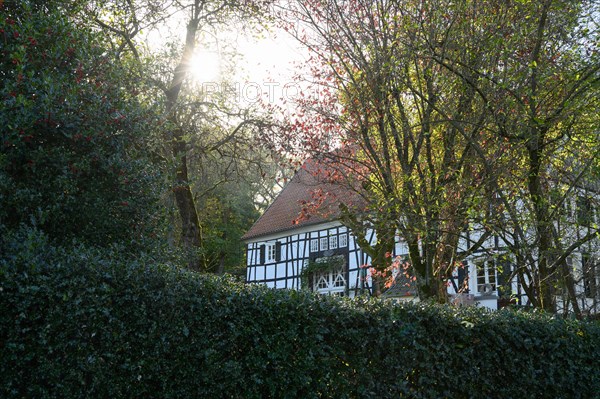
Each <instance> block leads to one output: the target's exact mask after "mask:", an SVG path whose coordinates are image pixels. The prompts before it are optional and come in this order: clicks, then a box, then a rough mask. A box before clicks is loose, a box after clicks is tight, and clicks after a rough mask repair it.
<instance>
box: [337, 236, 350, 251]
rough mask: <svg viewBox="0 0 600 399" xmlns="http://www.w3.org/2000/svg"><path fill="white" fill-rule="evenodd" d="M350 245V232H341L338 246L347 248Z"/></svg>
mask: <svg viewBox="0 0 600 399" xmlns="http://www.w3.org/2000/svg"><path fill="white" fill-rule="evenodd" d="M347 246H348V233H344V234H340V237H339V239H338V248H346V247H347Z"/></svg>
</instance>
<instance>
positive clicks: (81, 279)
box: [0, 236, 600, 398]
mask: <svg viewBox="0 0 600 399" xmlns="http://www.w3.org/2000/svg"><path fill="white" fill-rule="evenodd" d="M0 241H1V240H0ZM22 241H23V242H24V243H18V244H15V243H12V244H11V245H6V243H5V244H4V246H2V245H1V243H0V249H2V250H3V251H4V252H3V253H2V254H0V344H1V347H0V359H1V361H0V397H2V398H134V397H135V398H269V397H271V398H285V397H290V398H311V397H327V398H329V397H332V398H362V397H373V398H398V397H411V398H442V397H449V398H490V397H497V398H593V397H599V392H600V371H599V359H600V327H599V325H598V324H597V323H582V322H576V321H571V320H561V319H554V318H551V317H547V316H544V315H540V314H536V313H522V312H510V311H501V312H496V313H487V312H484V311H482V310H477V309H468V310H458V309H455V308H450V307H440V306H435V305H425V304H420V305H391V304H390V303H385V302H380V301H366V300H356V301H349V300H339V299H335V298H329V297H318V296H313V295H311V294H309V293H306V292H297V291H286V290H279V291H274V290H269V289H266V288H263V287H259V286H248V285H243V284H239V283H235V282H233V281H231V280H229V279H226V278H215V277H208V276H200V275H197V274H193V273H190V272H185V271H182V270H179V269H177V268H174V267H170V266H166V265H154V264H153V262H152V261H151V260H149V259H144V258H143V257H142V258H140V259H138V260H137V261H131V260H125V259H121V258H120V257H119V256H118V253H116V252H113V253H110V252H106V251H104V252H95V251H93V250H89V249H85V248H80V249H79V250H76V251H70V252H67V251H62V250H59V249H56V248H51V247H49V246H48V245H47V243H46V242H45V241H44V240H43V238H40V237H37V238H36V237H35V236H34V237H33V238H32V237H29V238H28V239H24V240H22Z"/></svg>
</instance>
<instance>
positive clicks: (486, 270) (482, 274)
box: [473, 259, 498, 295]
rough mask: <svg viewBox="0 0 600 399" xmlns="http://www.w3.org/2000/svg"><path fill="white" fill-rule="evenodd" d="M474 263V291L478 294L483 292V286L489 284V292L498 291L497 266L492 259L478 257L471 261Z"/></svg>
mask: <svg viewBox="0 0 600 399" xmlns="http://www.w3.org/2000/svg"><path fill="white" fill-rule="evenodd" d="M473 263H474V265H475V284H476V288H477V290H476V292H477V294H479V295H484V294H485V291H486V290H485V288H486V286H487V285H488V284H489V285H490V286H491V287H492V290H491V292H492V293H497V292H498V267H497V265H496V262H495V261H494V260H493V259H478V260H476V261H474V262H473Z"/></svg>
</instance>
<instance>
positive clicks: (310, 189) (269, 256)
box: [243, 167, 600, 312]
mask: <svg viewBox="0 0 600 399" xmlns="http://www.w3.org/2000/svg"><path fill="white" fill-rule="evenodd" d="M315 192H322V193H329V192H334V193H335V194H336V195H335V196H333V198H334V199H331V198H328V197H327V196H324V197H323V198H321V199H320V204H319V206H320V211H319V212H317V213H312V212H311V210H310V209H307V208H309V207H310V206H311V205H312V204H313V203H314V202H315V201H314V200H315V197H314V196H315ZM354 196H356V194H355V193H354V192H353V191H352V190H348V189H344V188H343V187H341V186H334V185H331V184H328V183H323V182H322V181H319V180H317V178H315V176H314V175H313V173H311V172H310V171H308V170H306V168H305V167H304V168H301V169H300V170H299V171H298V172H297V173H296V175H295V176H294V177H293V178H292V180H291V181H290V182H289V183H288V184H287V185H286V186H285V187H284V188H283V190H282V191H281V192H280V193H279V195H278V197H277V198H276V199H275V200H274V202H273V203H272V204H271V205H270V206H269V207H268V208H267V210H266V211H265V212H264V214H263V215H262V216H261V217H260V218H259V219H258V220H257V221H256V222H255V224H254V225H253V226H252V227H251V229H250V230H249V231H248V232H247V233H246V234H245V235H244V237H243V240H244V242H245V243H246V251H247V252H246V253H247V269H246V281H247V282H248V283H261V284H265V285H267V286H268V287H272V288H288V289H309V290H312V291H314V292H317V293H321V294H328V295H340V296H348V297H354V296H357V295H361V294H367V295H368V294H369V293H370V292H371V289H372V287H371V279H370V276H369V274H368V269H367V268H366V267H365V266H366V265H369V264H370V261H371V260H370V258H369V256H368V255H367V254H365V253H364V252H363V251H362V250H361V249H360V248H359V246H358V244H357V242H356V239H355V237H354V235H353V234H352V231H350V230H349V229H348V228H347V227H346V226H344V225H343V224H342V223H341V222H340V221H339V209H338V206H337V205H338V203H337V202H336V200H335V198H344V201H350V202H351V201H353V200H355V201H357V202H358V201H360V198H358V196H356V198H353V197H354ZM577 201H579V202H581V203H583V200H581V199H574V200H573V206H574V209H573V211H572V213H573V217H575V218H577V214H578V212H579V214H581V213H582V212H583V210H581V209H582V208H581V207H580V208H581V209H579V208H577V204H576V203H575V202H577ZM586 205H589V204H587V203H586ZM577 209H579V210H577ZM307 213H309V214H310V217H303V215H305V214H307ZM579 216H580V217H581V215H579ZM479 234H480V233H478V231H477V229H473V230H472V231H470V232H466V234H465V237H464V238H463V239H462V241H461V243H460V244H459V247H461V248H462V249H464V250H466V249H467V248H469V247H470V244H471V243H472V242H475V241H477V240H478V239H479V238H480V235H479ZM367 239H368V240H369V241H370V242H371V243H374V242H375V240H376V235H375V231H374V230H367ZM395 242H396V244H395V249H394V254H393V256H394V257H400V258H405V259H408V256H407V254H408V248H407V247H406V245H405V243H404V242H403V240H402V238H401V237H399V236H398V235H397V236H396V241H395ZM596 244H597V243H593V244H590V245H588V246H587V247H586V248H587V249H585V248H584V249H582V251H580V252H577V253H573V254H572V256H570V257H569V258H568V263H569V266H570V267H572V268H573V272H574V274H575V275H576V276H577V275H579V277H580V278H579V280H578V284H577V287H576V288H577V290H578V297H579V298H581V304H580V307H581V308H582V309H585V310H586V311H589V312H597V311H598V309H597V308H598V302H599V300H598V299H599V297H600V275H599V274H598V273H596V272H600V271H599V270H596V268H593V267H589V266H590V265H591V264H592V263H594V264H595V261H594V259H595V255H594V254H596V253H597V250H596V249H595V247H594V248H592V246H593V245H596ZM505 248H506V245H505V244H503V241H502V239H501V238H500V237H498V236H490V237H489V238H488V239H487V240H486V241H485V244H484V245H483V247H482V248H481V249H480V250H479V251H477V252H474V253H473V254H471V255H470V256H469V257H468V258H467V259H466V260H465V261H463V264H462V267H458V268H457V269H456V270H455V271H454V274H453V278H452V279H451V280H450V281H449V285H448V293H449V295H450V296H451V297H452V299H453V301H455V302H458V303H462V304H477V305H480V306H484V307H487V308H490V309H497V308H499V307H502V306H504V305H506V304H508V303H512V304H517V305H522V306H526V305H527V304H528V299H527V296H526V295H525V292H524V290H523V289H522V287H521V285H520V284H519V282H518V280H517V279H516V278H512V279H509V276H510V275H511V273H512V272H513V270H514V268H515V266H514V265H513V264H512V263H513V262H511V261H510V257H508V256H506V257H505V256H501V255H502V253H503V251H504V252H505ZM583 265H586V266H587V268H586V269H585V270H586V272H585V273H587V275H584V273H583V272H582V270H584V268H582V266H583ZM590 270H592V272H590ZM397 281H398V284H395V285H394V286H392V287H391V288H390V289H389V290H388V291H387V292H386V293H384V295H385V296H387V297H394V298H400V299H415V298H416V292H415V290H414V289H413V288H411V287H410V284H409V283H406V284H405V283H403V278H402V273H400V274H399V275H398V279H397ZM559 306H560V300H559Z"/></svg>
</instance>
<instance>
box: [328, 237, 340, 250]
mask: <svg viewBox="0 0 600 399" xmlns="http://www.w3.org/2000/svg"><path fill="white" fill-rule="evenodd" d="M337 247H338V237H337V236H329V249H336V248H337Z"/></svg>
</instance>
